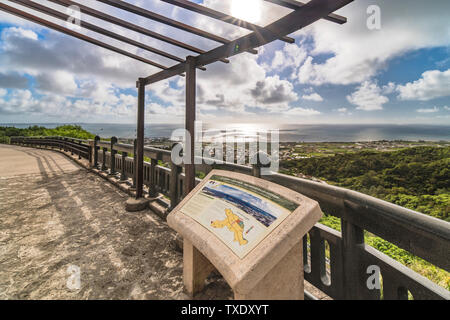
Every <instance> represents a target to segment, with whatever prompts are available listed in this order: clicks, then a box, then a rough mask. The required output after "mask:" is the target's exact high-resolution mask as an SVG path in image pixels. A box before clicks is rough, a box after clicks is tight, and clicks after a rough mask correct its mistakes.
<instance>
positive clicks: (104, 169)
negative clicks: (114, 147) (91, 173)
mask: <svg viewBox="0 0 450 320" xmlns="http://www.w3.org/2000/svg"><path fill="white" fill-rule="evenodd" d="M106 150H108V148H106V147H103V148H102V152H103V154H102V155H103V159H102V169H101V170H102V171H106Z"/></svg>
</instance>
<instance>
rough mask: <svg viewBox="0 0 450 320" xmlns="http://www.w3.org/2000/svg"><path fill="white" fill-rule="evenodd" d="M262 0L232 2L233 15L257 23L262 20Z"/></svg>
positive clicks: (235, 0)
mask: <svg viewBox="0 0 450 320" xmlns="http://www.w3.org/2000/svg"><path fill="white" fill-rule="evenodd" d="M260 1H261V0H232V1H231V15H232V16H233V17H235V18H239V19H241V20H244V21H247V22H251V23H256V22H258V21H259V19H260V18H261V2H260Z"/></svg>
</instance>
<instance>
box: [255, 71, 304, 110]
mask: <svg viewBox="0 0 450 320" xmlns="http://www.w3.org/2000/svg"><path fill="white" fill-rule="evenodd" d="M250 92H251V95H252V97H253V98H254V99H255V102H256V104H257V105H258V104H263V105H273V104H278V105H280V104H287V103H289V102H292V101H296V100H297V99H298V96H297V94H296V93H295V92H294V86H293V85H292V84H291V83H290V82H289V81H287V80H281V79H280V77H279V76H273V77H267V78H265V79H264V80H261V81H257V82H256V84H255V87H254V88H253V89H251V90H250Z"/></svg>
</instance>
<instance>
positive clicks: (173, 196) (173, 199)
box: [169, 161, 181, 210]
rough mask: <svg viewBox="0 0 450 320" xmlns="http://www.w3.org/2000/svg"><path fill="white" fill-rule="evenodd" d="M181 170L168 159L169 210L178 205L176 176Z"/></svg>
mask: <svg viewBox="0 0 450 320" xmlns="http://www.w3.org/2000/svg"><path fill="white" fill-rule="evenodd" d="M180 172H181V167H179V166H177V165H176V164H175V163H173V162H172V161H170V186H169V189H170V190H169V197H170V210H173V209H174V208H175V207H176V206H177V205H178V199H179V194H178V176H179V174H180Z"/></svg>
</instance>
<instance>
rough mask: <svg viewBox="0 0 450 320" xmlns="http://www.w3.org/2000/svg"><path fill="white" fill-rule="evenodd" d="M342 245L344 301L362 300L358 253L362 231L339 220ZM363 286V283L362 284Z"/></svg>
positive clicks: (361, 245)
mask: <svg viewBox="0 0 450 320" xmlns="http://www.w3.org/2000/svg"><path fill="white" fill-rule="evenodd" d="M341 230H342V244H343V250H342V253H343V257H342V260H343V271H344V295H345V299H346V300H356V299H364V297H363V292H362V290H361V285H362V283H361V280H362V279H361V277H360V275H361V263H360V256H359V251H360V250H362V249H363V247H364V230H362V229H361V228H359V227H358V226H356V225H354V224H352V223H351V222H350V221H348V220H347V219H346V218H345V217H344V218H341ZM364 285H365V282H364Z"/></svg>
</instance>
